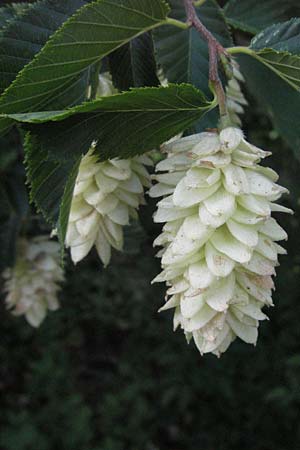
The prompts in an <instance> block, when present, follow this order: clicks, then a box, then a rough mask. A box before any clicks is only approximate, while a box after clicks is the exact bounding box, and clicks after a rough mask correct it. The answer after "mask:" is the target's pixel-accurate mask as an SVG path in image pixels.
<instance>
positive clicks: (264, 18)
mask: <svg viewBox="0 0 300 450" xmlns="http://www.w3.org/2000/svg"><path fill="white" fill-rule="evenodd" d="M299 14H300V5H299V2H298V0H284V1H283V0H263V1H258V0H229V1H228V2H227V3H226V7H225V15H226V19H227V20H228V22H229V23H230V24H231V25H232V26H233V27H235V28H239V29H241V30H243V31H248V32H250V33H253V34H256V33H258V32H259V31H261V30H263V29H264V28H266V27H268V26H270V25H272V24H273V23H276V22H283V21H285V20H287V19H289V18H291V17H297V16H299Z"/></svg>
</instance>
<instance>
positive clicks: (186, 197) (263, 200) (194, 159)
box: [150, 127, 292, 355]
mask: <svg viewBox="0 0 300 450" xmlns="http://www.w3.org/2000/svg"><path fill="white" fill-rule="evenodd" d="M164 151H166V152H167V158H166V159H165V160H163V161H161V162H160V163H159V164H158V165H157V167H156V170H157V172H163V173H159V174H157V175H155V176H154V179H155V180H156V181H157V182H158V183H157V184H156V185H155V186H153V187H152V188H151V190H150V195H152V196H153V197H159V196H163V197H164V198H163V199H162V200H161V201H160V202H159V203H158V208H157V212H156V213H155V215H154V221H155V222H159V223H164V222H165V225H164V227H163V231H162V233H161V234H160V235H159V236H158V238H157V239H156V240H155V242H154V245H158V246H161V247H162V249H161V250H160V251H159V253H158V256H159V257H161V263H162V269H163V271H162V272H161V274H160V275H158V276H157V277H156V278H155V280H154V281H156V282H166V284H167V285H168V290H167V297H166V300H167V301H166V303H165V305H164V306H163V307H162V308H161V310H167V309H169V308H175V314H174V328H175V329H176V328H177V327H178V326H180V327H181V328H182V329H183V331H184V333H185V335H186V337H187V339H188V341H189V340H190V339H194V342H195V344H196V346H197V347H198V349H199V350H200V352H201V354H203V353H208V352H212V353H214V354H216V355H220V354H221V353H223V352H225V350H226V349H227V348H228V346H229V345H230V343H231V342H232V341H233V340H234V339H235V338H236V337H239V338H241V339H242V340H243V341H245V342H247V343H252V344H255V343H256V341H257V334H258V333H257V331H258V324H259V321H260V320H264V319H266V318H267V316H266V314H265V313H264V312H262V308H263V307H264V306H271V305H273V302H272V289H274V284H273V280H272V275H274V274H275V267H276V266H277V265H278V254H284V253H285V250H284V249H283V248H282V247H281V246H280V245H278V244H277V242H276V241H279V240H282V239H286V238H287V235H286V233H285V231H284V230H283V229H282V228H281V227H280V226H279V225H278V223H277V222H276V220H275V219H273V218H272V217H271V213H272V211H282V212H288V213H291V212H292V211H291V210H289V209H288V208H285V207H284V206H281V205H279V204H277V203H276V201H277V200H278V199H279V198H280V196H281V195H282V194H283V193H286V192H287V190H286V189H285V188H283V187H281V186H279V185H278V184H276V181H277V179H278V176H277V174H276V173H275V172H274V171H273V170H272V169H269V168H267V167H262V166H260V165H259V162H260V160H261V159H262V158H265V157H266V156H268V155H270V152H265V151H263V150H261V149H259V148H257V147H255V146H254V145H252V144H250V143H249V142H247V141H246V139H245V138H244V136H243V132H242V131H241V130H240V129H238V128H234V127H228V128H226V129H224V130H223V131H221V132H218V131H212V132H204V133H200V134H196V135H192V136H188V137H185V138H182V139H179V140H177V141H175V142H172V143H170V144H167V145H166V146H165V147H164Z"/></svg>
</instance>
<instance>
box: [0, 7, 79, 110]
mask: <svg viewBox="0 0 300 450" xmlns="http://www.w3.org/2000/svg"><path fill="white" fill-rule="evenodd" d="M86 3H87V2H86V1H84V0H66V1H64V2H61V1H60V0H42V1H39V2H36V3H32V4H27V7H26V8H20V9H19V8H18V9H16V8H13V7H9V8H8V9H9V11H13V12H15V11H17V12H18V13H17V14H16V13H15V14H14V15H13V16H12V19H13V20H10V21H9V23H8V24H7V26H6V28H5V29H4V30H3V32H2V33H1V34H0V92H3V91H4V90H5V89H6V88H7V87H8V86H9V85H10V84H11V83H12V81H13V80H14V79H15V78H16V76H17V74H18V73H19V72H20V70H22V69H23V67H24V66H25V65H26V64H28V63H29V62H30V61H31V60H32V59H33V58H34V56H35V55H36V54H37V53H38V52H40V50H41V49H42V47H43V46H44V45H45V44H46V42H47V40H48V39H49V38H50V36H51V35H53V33H55V31H56V30H57V29H58V28H59V27H60V26H61V25H62V24H63V23H64V22H65V21H66V20H67V19H68V17H70V16H71V15H72V14H73V13H74V12H75V11H76V10H77V9H78V8H80V7H82V6H83V5H85V4H86ZM82 91H84V87H83V88H81V92H82ZM72 95H75V97H74V100H76V96H77V97H78V95H79V94H78V92H77V93H76V92H75V93H74V90H72ZM80 97H81V98H80V100H81V101H82V100H83V96H82V94H81V96H80ZM70 101H72V100H71V99H70ZM74 104H75V102H74ZM58 105H59V99H58ZM58 107H59V106H58Z"/></svg>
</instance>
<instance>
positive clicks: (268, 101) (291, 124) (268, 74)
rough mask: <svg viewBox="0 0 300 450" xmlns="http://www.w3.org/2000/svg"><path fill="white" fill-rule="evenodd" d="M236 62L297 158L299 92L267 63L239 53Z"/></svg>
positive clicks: (299, 151)
mask: <svg viewBox="0 0 300 450" xmlns="http://www.w3.org/2000/svg"><path fill="white" fill-rule="evenodd" d="M239 64H240V66H241V69H242V72H243V75H244V76H245V79H246V84H247V86H248V87H249V89H250V92H251V93H252V95H253V96H254V97H255V98H256V100H257V102H258V103H259V104H260V105H261V107H262V108H264V109H265V110H266V112H267V113H268V115H269V117H270V119H271V121H272V122H273V125H274V127H275V129H276V130H277V131H278V132H279V134H280V135H281V136H282V137H283V138H284V139H285V140H286V141H287V143H288V144H289V145H290V147H291V148H292V149H293V151H294V153H295V155H296V157H297V158H298V159H300V133H299V124H300V93H299V92H295V90H294V89H293V88H292V87H290V86H289V85H287V84H286V82H285V81H283V80H282V78H280V77H278V76H277V75H276V74H275V73H274V72H273V71H272V70H270V69H269V68H268V67H267V66H265V65H263V64H261V63H260V62H258V61H256V60H253V59H252V58H250V57H249V56H247V55H241V56H239ZM270 87H271V88H270Z"/></svg>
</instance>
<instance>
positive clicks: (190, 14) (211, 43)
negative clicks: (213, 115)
mask: <svg viewBox="0 0 300 450" xmlns="http://www.w3.org/2000/svg"><path fill="white" fill-rule="evenodd" d="M183 1H184V6H185V10H186V15H187V21H188V23H189V24H190V25H191V26H192V27H194V28H195V29H196V30H197V31H198V32H199V33H200V34H201V35H202V36H203V37H204V39H205V40H206V41H207V44H208V53H209V80H210V82H211V83H212V85H213V86H214V89H215V92H216V95H217V98H218V102H219V108H220V114H221V116H223V115H226V112H227V111H226V97H225V92H224V89H223V86H222V83H221V80H220V77H219V72H218V61H219V56H220V55H225V56H227V57H228V54H227V52H226V50H225V48H224V47H223V46H222V45H221V44H220V43H219V42H218V41H217V39H216V38H215V37H214V36H213V35H212V34H211V32H210V31H209V30H208V29H207V28H206V27H205V26H204V25H203V23H202V22H201V20H200V19H199V17H198V15H197V11H196V8H195V6H194V3H193V0H183Z"/></svg>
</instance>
